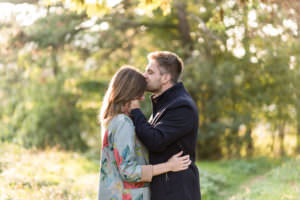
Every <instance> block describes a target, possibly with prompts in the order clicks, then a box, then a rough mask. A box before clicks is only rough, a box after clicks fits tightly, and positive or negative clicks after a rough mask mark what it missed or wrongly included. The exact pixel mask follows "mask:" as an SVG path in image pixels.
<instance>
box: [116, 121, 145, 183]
mask: <svg viewBox="0 0 300 200" xmlns="http://www.w3.org/2000/svg"><path fill="white" fill-rule="evenodd" d="M113 132H115V134H114V138H113V153H114V157H115V160H116V164H117V166H118V169H119V172H120V175H121V177H122V179H123V180H124V181H126V182H141V181H142V179H141V178H142V166H141V165H138V163H137V161H136V155H135V131H134V125H133V124H132V121H131V120H130V118H129V117H128V119H127V117H125V116H124V117H123V116H122V118H121V119H120V120H118V121H117V123H116V124H115V126H114V129H113Z"/></svg>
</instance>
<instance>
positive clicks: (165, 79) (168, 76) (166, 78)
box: [162, 73, 171, 84]
mask: <svg viewBox="0 0 300 200" xmlns="http://www.w3.org/2000/svg"><path fill="white" fill-rule="evenodd" d="M169 81H171V74H169V73H165V74H163V76H162V83H163V84H167V83H168V82H169Z"/></svg>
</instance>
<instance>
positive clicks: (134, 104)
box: [129, 99, 141, 112]
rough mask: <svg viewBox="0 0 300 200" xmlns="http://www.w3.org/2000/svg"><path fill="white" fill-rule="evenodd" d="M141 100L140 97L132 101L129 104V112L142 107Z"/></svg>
mask: <svg viewBox="0 0 300 200" xmlns="http://www.w3.org/2000/svg"><path fill="white" fill-rule="evenodd" d="M140 107H141V106H140V100H138V99H134V100H132V101H131V102H130V105H129V112H131V110H133V109H136V108H140Z"/></svg>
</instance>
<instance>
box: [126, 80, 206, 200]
mask: <svg viewBox="0 0 300 200" xmlns="http://www.w3.org/2000/svg"><path fill="white" fill-rule="evenodd" d="M151 99H152V106H153V113H152V116H151V118H150V120H149V122H148V121H147V119H146V118H145V116H144V114H143V113H142V112H141V110H140V109H133V110H132V111H131V112H130V114H131V117H132V120H133V122H134V125H135V129H136V134H137V136H138V137H139V139H140V140H141V141H142V142H143V143H144V144H145V146H146V147H147V148H148V150H149V160H150V163H151V164H158V163H162V162H166V161H167V160H168V159H169V158H170V157H171V156H173V155H174V154H176V153H178V152H179V151H181V150H183V151H184V154H189V155H190V159H191V160H192V164H191V165H190V167H189V168H188V169H187V170H184V171H180V172H168V173H165V174H162V175H159V176H155V177H153V179H152V182H151V184H150V186H151V200H200V199H201V193H200V183H199V172H198V169H197V167H196V164H195V160H196V144H197V132H198V123H199V121H198V118H199V117H198V110H197V107H196V105H195V103H194V101H193V100H192V98H191V97H190V95H189V94H188V92H187V91H186V90H185V88H184V86H183V84H182V83H177V84H175V85H174V86H172V87H171V88H169V89H168V90H166V91H165V92H164V93H163V94H161V95H160V96H158V97H157V98H151Z"/></svg>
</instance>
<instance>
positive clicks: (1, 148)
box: [0, 143, 300, 200]
mask: <svg viewBox="0 0 300 200" xmlns="http://www.w3.org/2000/svg"><path fill="white" fill-rule="evenodd" d="M98 160H99V158H96V157H95V156H90V154H89V155H87V154H84V155H82V154H79V153H72V152H63V151H57V150H53V149H51V150H46V151H37V150H26V149H24V148H21V147H19V146H16V145H12V144H7V143H0V200H77V199H78V200H79V199H80V200H90V199H93V200H95V199H97V189H98V178H99V161H98ZM198 166H199V169H200V182H201V191H202V195H203V199H204V200H219V199H220V200H223V199H224V200H225V199H228V200H252V199H257V200H269V199H270V200H290V199H293V200H300V158H298V159H297V158H293V159H291V158H289V159H288V158H286V159H280V160H279V159H268V158H256V159H252V160H228V161H214V162H212V161H201V162H199V165H198Z"/></svg>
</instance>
